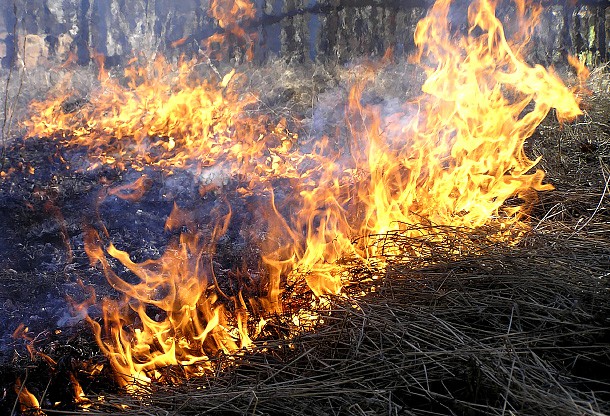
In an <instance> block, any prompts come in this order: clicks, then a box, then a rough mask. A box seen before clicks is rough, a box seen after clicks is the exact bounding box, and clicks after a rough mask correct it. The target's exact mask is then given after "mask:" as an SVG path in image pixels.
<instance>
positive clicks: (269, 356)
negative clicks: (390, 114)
mask: <svg viewBox="0 0 610 416" xmlns="http://www.w3.org/2000/svg"><path fill="white" fill-rule="evenodd" d="M281 71H283V73H285V74H286V75H285V77H284V78H283V80H284V81H285V82H286V84H290V87H288V86H285V87H282V86H279V87H277V90H276V92H277V94H279V97H280V98H279V100H280V102H282V106H281V108H283V109H284V110H285V114H293V112H294V109H295V108H298V109H300V110H302V111H305V108H307V105H308V104H304V103H303V100H304V101H305V102H310V101H311V100H313V99H314V97H315V96H316V94H320V92H321V91H322V89H316V88H317V87H316V85H317V81H311V80H312V79H313V78H308V79H307V81H300V82H296V81H295V80H298V79H301V80H303V78H302V77H301V76H300V75H298V74H297V73H296V72H294V73H287V72H286V71H285V68H283V69H281ZM295 74H296V75H295ZM318 74H319V77H320V79H325V80H326V81H324V82H331V81H329V80H331V79H332V80H333V81H332V82H336V83H338V84H340V77H335V76H334V75H328V73H326V72H324V73H322V72H319V73H318ZM320 74H322V75H320ZM389 74H390V75H389V76H392V75H391V74H392V73H391V71H390V72H389ZM297 75H298V76H297ZM258 76H260V79H261V80H264V79H267V78H266V77H268V76H269V75H268V74H265V73H261V72H259V73H258ZM281 80H282V79H280V81H281ZM402 82H404V81H402ZM295 83H296V84H295ZM280 84H281V82H280ZM280 84H274V85H280ZM609 85H610V74H609V73H608V69H607V68H600V69H598V70H596V71H594V73H593V77H592V79H591V81H590V88H591V90H592V93H591V95H590V96H588V97H586V98H585V101H586V103H587V114H586V115H585V116H584V117H582V119H581V120H578V121H577V122H575V123H573V124H569V125H565V126H558V125H557V124H556V123H555V122H553V121H552V120H551V119H550V118H549V120H547V121H545V123H544V124H543V125H542V126H541V127H540V128H539V129H538V131H537V134H536V135H535V137H533V138H532V139H531V140H530V143H529V146H530V151H531V152H532V153H533V154H535V155H540V156H542V157H543V159H542V163H541V167H542V168H543V169H544V170H545V171H546V172H547V174H548V180H549V181H550V182H551V183H553V184H554V185H555V186H556V188H557V189H556V190H555V191H552V192H547V193H544V194H542V195H541V201H540V204H539V205H538V206H537V207H536V209H535V211H534V212H533V217H532V225H533V230H532V231H531V232H529V233H528V234H527V235H526V236H525V237H524V238H523V239H522V240H521V241H520V242H519V244H517V245H515V246H512V247H508V246H506V245H502V244H498V243H496V242H494V241H493V239H492V238H491V237H490V236H492V235H493V233H490V232H489V231H490V230H489V229H484V230H481V233H478V234H465V233H464V232H462V231H461V230H458V229H452V228H444V229H439V230H438V232H439V233H440V234H441V235H444V237H445V238H443V239H437V240H433V241H432V240H425V239H423V238H422V239H406V238H405V237H404V236H403V235H401V234H398V233H397V234H391V235H388V236H386V237H385V240H386V241H387V240H391V241H392V243H393V244H397V245H404V246H405V247H409V246H413V245H414V244H417V245H419V246H421V247H425V249H426V250H425V253H426V255H425V256H424V257H418V258H417V260H416V261H415V259H414V258H411V257H409V256H408V255H404V256H401V257H394V258H392V259H390V260H391V261H390V264H389V266H388V268H387V269H386V271H385V272H384V274H383V275H382V276H380V277H378V274H379V270H371V269H369V268H365V267H361V265H359V264H353V265H352V267H351V268H350V270H351V276H350V279H351V284H349V285H348V286H347V289H346V291H347V292H348V293H352V294H353V296H352V297H350V299H351V300H345V299H344V298H342V299H331V303H332V308H331V310H330V311H328V310H327V311H320V312H319V313H320V320H319V322H318V324H317V328H316V330H315V332H307V333H304V334H302V335H300V336H298V337H296V338H294V339H292V340H286V341H278V340H274V339H273V338H272V337H270V338H269V339H268V340H266V342H259V343H258V347H257V348H256V349H254V350H253V351H250V352H247V353H244V354H243V355H241V356H237V357H216V358H215V361H216V362H217V364H218V369H219V371H217V372H216V373H215V374H211V375H210V376H208V377H204V378H200V379H191V380H182V382H180V383H177V384H176V385H156V384H155V385H152V386H149V387H147V389H146V390H144V391H143V392H142V394H141V395H138V396H130V395H127V394H121V393H120V392H118V393H116V392H115V393H108V392H102V390H104V386H100V385H99V384H97V385H96V384H92V379H91V378H87V377H85V376H83V377H82V381H83V385H84V387H85V389H86V391H87V392H88V393H89V397H90V398H94V397H95V394H97V393H100V394H103V395H104V400H103V401H101V402H99V403H96V404H95V405H93V406H92V407H91V408H89V409H88V414H93V415H95V414H110V413H115V412H119V411H120V412H121V413H122V414H126V415H143V414H147V415H170V414H171V415H189V414H192V415H198V414H249V415H284V414H291V415H380V414H387V415H399V414H400V415H447V414H455V415H462V414H465V415H475V414H489V415H509V414H520V415H541V414H544V415H583V414H585V415H601V414H608V413H610V376H609V374H610V210H609V209H608V198H609V197H608V193H609V192H610V189H609V188H608V182H609V180H610V179H609V178H610V169H609V167H610V160H609V158H610V128H609V124H610V90H609V87H608V86H609ZM380 88H382V89H384V88H388V89H391V86H390V84H389V83H388V84H387V85H386V84H383V83H381V86H380ZM286 89H290V90H291V92H290V93H289V95H290V97H289V98H288V99H286V96H284V95H282V94H283V92H284V91H285V90H286ZM324 93H326V94H331V95H332V92H331V90H326V92H323V94H324ZM273 94H275V93H273ZM273 94H272V93H269V94H268V96H269V97H271V98H269V100H271V101H269V102H265V106H274V105H276V104H277V102H273V96H274V95H273ZM292 97H297V98H298V97H300V98H299V99H298V100H297V102H295V103H292V104H290V105H289V106H288V107H286V106H285V103H284V102H283V101H282V100H284V101H287V102H288V101H290V102H292V101H291V100H292ZM290 106H292V107H290ZM312 107H313V106H312ZM261 108H264V106H263V105H262V106H261ZM284 110H278V115H279V116H280V117H281V116H282V115H283V114H284V113H283V111H284ZM305 112H306V111H305ZM310 115H311V116H313V114H310ZM460 248H462V250H459V249H460ZM460 252H462V253H464V254H461V255H458V254H456V253H460ZM405 253H407V254H408V250H405ZM282 319H283V318H282V317H276V318H275V321H276V325H278V326H281V325H282ZM107 387H110V386H107ZM50 413H52V412H50ZM76 413H79V412H78V411H77V412H76ZM64 414H65V412H64Z"/></svg>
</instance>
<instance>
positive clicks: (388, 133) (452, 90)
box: [27, 0, 584, 385]
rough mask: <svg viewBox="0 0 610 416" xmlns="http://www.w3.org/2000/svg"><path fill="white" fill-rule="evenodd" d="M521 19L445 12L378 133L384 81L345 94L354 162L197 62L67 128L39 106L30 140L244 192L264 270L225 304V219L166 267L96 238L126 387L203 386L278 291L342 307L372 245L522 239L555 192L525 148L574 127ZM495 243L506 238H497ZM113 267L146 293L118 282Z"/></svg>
mask: <svg viewBox="0 0 610 416" xmlns="http://www.w3.org/2000/svg"><path fill="white" fill-rule="evenodd" d="M213 3H214V4H216V2H213ZM516 5H517V7H516V16H515V20H514V22H515V27H516V30H515V31H514V33H513V35H512V37H511V38H510V39H507V38H506V36H505V33H504V29H503V26H502V24H501V22H500V20H499V19H498V18H497V17H496V16H495V7H496V4H495V2H493V1H491V0H475V1H474V2H473V3H472V4H471V5H470V7H469V8H468V13H467V16H468V23H469V28H468V30H467V31H465V32H463V33H461V32H456V31H454V30H452V29H451V22H450V19H449V17H448V16H449V13H450V9H451V7H452V4H451V1H450V0H438V1H437V2H436V3H435V4H434V6H433V7H432V9H431V10H430V11H429V13H428V15H427V16H426V17H425V18H424V19H422V20H421V21H420V22H419V24H418V25H417V29H416V31H415V43H416V45H417V52H416V53H415V55H414V56H413V57H412V61H413V62H416V63H419V64H420V66H421V67H422V68H423V69H424V70H425V71H426V73H427V80H426V81H425V83H424V84H423V87H422V94H421V95H420V96H419V97H418V98H416V99H414V100H411V101H408V102H406V103H404V104H403V105H402V107H401V110H400V111H399V112H396V113H394V114H392V115H385V112H384V111H382V108H380V106H374V105H365V104H364V103H363V100H362V95H363V93H364V91H365V89H366V88H367V82H369V81H370V80H371V79H373V78H374V77H375V71H374V70H373V69H372V68H369V69H367V70H366V71H365V72H364V73H363V74H361V75H362V76H361V79H360V80H359V82H356V83H355V85H354V86H353V88H352V90H351V92H350V94H349V104H348V106H347V108H346V120H345V121H346V123H345V124H346V125H347V126H349V135H350V137H348V140H347V141H348V143H349V149H347V150H346V149H343V148H342V146H338V147H337V146H333V145H331V143H333V142H335V141H337V142H341V140H331V138H328V137H324V138H321V139H319V140H318V141H317V142H316V143H314V144H313V145H312V146H311V147H312V149H309V150H308V151H304V150H303V149H304V147H302V148H299V147H298V146H296V144H297V136H296V134H294V133H290V132H289V131H288V130H287V128H286V122H285V121H284V120H280V121H279V122H277V120H276V121H275V122H273V123H272V122H271V118H267V117H257V118H252V117H248V111H247V110H248V109H249V108H250V106H251V105H252V104H253V103H254V102H255V101H256V98H255V96H254V95H253V94H244V93H243V89H244V85H245V84H244V82H243V80H244V76H243V75H238V74H235V73H234V72H233V71H232V72H230V73H229V74H227V75H226V76H224V77H222V79H218V80H216V81H211V80H207V81H204V82H193V80H192V74H193V68H195V67H196V63H195V62H194V61H190V62H186V61H183V62H181V64H180V65H179V67H178V68H177V71H175V72H172V71H170V69H169V67H170V66H169V65H168V64H167V63H166V62H165V61H163V60H157V61H155V63H154V64H153V66H152V70H146V69H143V68H141V67H131V68H129V69H128V70H127V71H126V76H127V79H128V85H127V87H124V86H123V85H122V84H120V83H118V82H117V81H115V80H113V79H111V78H109V77H108V75H107V74H105V73H103V74H105V75H104V76H103V78H102V81H101V82H102V86H103V88H102V89H101V90H100V92H99V93H97V94H96V95H93V96H92V97H91V99H90V101H89V103H88V104H85V105H84V106H83V107H82V108H80V109H79V110H78V111H77V112H74V113H70V112H67V111H65V100H66V97H65V96H60V97H57V98H56V99H55V100H51V101H47V102H38V103H33V104H32V106H33V109H34V113H35V115H34V116H32V118H31V120H30V121H29V122H28V123H27V125H28V127H29V131H30V135H31V136H36V135H38V136H57V135H59V136H61V137H63V138H64V140H66V141H67V142H68V144H70V145H82V146H88V147H89V148H90V149H91V152H92V153H93V154H94V155H96V156H97V157H98V158H99V159H100V160H101V161H102V162H104V163H115V162H116V161H117V160H121V161H122V163H126V161H128V162H129V163H132V164H135V165H136V166H141V165H144V164H156V165H160V166H162V167H164V168H166V169H170V170H171V169H175V168H183V167H194V168H196V169H198V170H199V171H201V172H204V171H205V169H209V168H210V167H218V168H220V169H224V170H225V171H226V172H227V174H228V175H229V176H233V177H239V178H240V179H239V181H240V185H239V187H238V188H237V194H238V195H240V196H241V197H243V198H249V197H250V196H252V195H257V197H258V198H256V199H255V202H253V203H254V204H258V205H257V207H256V209H253V212H255V214H253V215H254V217H253V218H254V221H253V223H254V226H255V227H259V229H260V230H262V231H264V232H261V233H260V236H258V237H256V236H254V237H252V239H253V244H256V245H257V246H258V248H259V252H260V254H261V258H260V266H259V270H258V271H256V272H255V273H254V274H255V276H254V275H250V276H245V277H244V274H247V272H246V271H243V270H241V271H240V270H237V271H232V272H231V273H229V274H227V276H224V277H225V278H227V279H231V278H232V277H231V276H234V278H235V279H236V282H237V283H236V284H235V286H236V287H237V288H238V289H237V290H235V291H234V292H232V293H229V294H227V293H224V292H223V290H222V287H221V286H222V285H219V283H218V281H217V279H216V276H215V274H214V268H213V267H212V266H211V262H212V259H213V258H214V256H215V245H216V243H217V241H218V238H219V237H220V236H221V235H222V234H223V233H225V232H226V230H227V227H228V225H229V224H230V222H231V221H232V215H234V214H233V212H232V210H231V207H228V208H227V210H226V211H225V212H219V213H218V216H217V223H216V227H215V228H214V232H213V233H212V234H211V235H209V236H205V237H204V236H202V235H201V234H200V233H198V232H197V231H196V228H197V227H195V226H193V227H187V228H188V229H189V230H190V231H189V232H187V233H185V234H183V235H182V236H181V237H180V239H179V240H178V241H177V242H176V243H174V244H173V245H170V247H169V248H168V249H167V251H166V252H165V254H164V255H163V256H162V257H161V258H160V259H158V260H148V261H145V262H143V263H140V264H138V263H134V262H133V261H132V260H131V259H130V257H129V255H128V253H126V252H124V251H120V250H118V249H117V248H115V247H114V246H113V245H112V244H109V245H108V246H107V247H106V248H103V247H102V243H101V242H100V241H99V238H98V236H97V235H96V234H95V232H93V231H91V232H90V233H88V237H87V244H86V249H87V252H88V254H89V257H90V258H91V259H92V261H93V262H94V263H99V264H101V266H102V268H103V270H104V272H105V274H106V277H107V279H108V281H109V282H110V284H111V285H112V286H113V287H114V288H116V289H117V290H118V291H119V292H120V293H122V295H123V296H122V299H120V300H118V301H114V300H105V301H104V304H103V321H104V322H103V326H101V325H100V324H98V323H96V322H95V321H94V320H91V322H92V325H93V326H94V329H95V333H96V337H97V340H98V343H99V345H100V347H101V348H102V350H103V351H104V352H105V353H106V354H107V355H108V357H109V359H110V362H111V363H112V365H113V367H114V369H115V370H116V371H117V373H118V374H119V381H120V382H121V384H122V385H128V383H129V382H130V380H134V379H135V380H136V381H140V382H149V381H150V380H151V379H159V378H163V377H162V374H161V369H162V368H163V367H165V366H168V365H172V364H181V365H186V366H189V367H187V368H188V370H187V372H188V373H190V374H193V373H195V374H198V373H201V372H202V371H205V370H206V368H209V359H210V357H212V356H214V355H216V354H219V353H228V354H232V353H235V352H236V351H239V350H240V349H242V348H247V347H249V346H251V345H252V343H253V341H255V339H256V336H257V334H258V333H259V332H260V329H261V326H262V325H263V323H264V321H261V322H256V320H257V319H258V318H256V317H258V316H261V315H264V314H265V313H267V314H272V313H282V312H284V311H285V309H286V308H285V307H284V303H283V302H284V301H285V300H284V298H283V297H282V294H283V293H284V291H285V288H286V287H288V286H290V287H295V286H298V285H303V283H304V285H303V286H299V287H302V288H303V289H302V290H311V292H312V293H313V295H315V296H321V295H325V294H338V293H340V292H341V289H342V286H343V281H342V278H343V275H344V273H345V271H344V270H343V269H342V268H341V266H340V265H339V262H338V260H340V259H341V258H344V257H356V258H360V259H362V261H367V260H368V259H370V258H371V257H376V258H381V259H382V258H383V256H384V255H389V254H396V250H400V248H398V247H391V246H387V245H385V246H384V247H383V249H382V248H381V246H378V245H376V244H375V242H376V241H377V236H380V235H381V236H383V235H385V234H386V233H388V232H390V231H396V230H398V231H399V232H402V233H405V234H409V235H412V236H421V235H424V234H426V233H431V232H432V231H426V228H425V227H420V228H419V229H418V230H417V231H412V230H413V229H414V227H413V226H414V225H417V224H424V225H434V226H456V227H461V228H465V229H475V228H477V227H480V226H482V225H485V224H488V223H489V222H494V223H495V224H499V225H500V227H499V228H500V229H502V228H504V229H510V228H515V227H517V228H525V227H526V226H525V225H524V224H523V223H522V222H521V221H522V220H523V218H524V215H525V214H527V210H528V208H529V207H530V206H531V204H532V203H533V202H534V201H535V198H536V192H537V191H541V190H548V189H552V186H551V185H549V184H544V183H543V179H544V173H543V172H542V171H540V170H534V168H535V166H536V164H537V162H538V160H531V159H530V158H529V157H528V156H527V155H526V154H525V152H524V149H523V145H524V142H525V140H526V139H527V138H528V137H529V136H531V135H532V133H533V132H534V130H535V128H536V127H537V126H538V124H539V123H540V122H541V121H542V120H543V119H544V118H545V117H546V116H547V114H548V113H549V111H550V110H551V109H552V108H554V109H555V110H556V114H557V116H558V118H559V119H560V120H562V121H563V120H569V119H573V118H574V117H576V116H578V115H579V114H581V111H580V109H579V106H578V100H577V98H576V97H575V95H574V93H573V91H571V90H570V89H569V88H567V87H566V86H565V85H564V84H563V82H562V81H561V80H560V79H559V77H558V76H557V75H555V74H554V73H553V71H552V70H546V69H545V68H543V67H542V66H539V65H534V66H532V65H529V64H527V63H526V62H525V60H524V59H523V57H522V53H523V51H524V49H525V47H526V45H527V43H528V41H529V37H530V34H531V31H532V28H533V25H534V24H535V23H536V21H537V18H538V16H539V14H540V11H541V9H540V7H537V6H534V5H531V4H529V3H525V2H524V1H523V0H516ZM229 6H231V7H226V8H223V9H218V10H217V11H216V13H217V17H218V19H219V21H220V24H221V27H223V28H225V29H226V30H227V31H228V32H229V33H233V34H234V35H236V36H243V35H244V32H242V31H239V30H237V27H238V26H237V25H236V24H234V23H230V22H229V20H227V19H228V17H227V16H228V14H227V13H226V12H227V11H231V13H237V19H238V20H240V19H245V18H251V17H252V16H253V9H251V8H249V7H248V6H246V5H245V3H244V2H243V1H240V2H232V3H230V4H229ZM234 18H235V16H234ZM581 73H584V71H581ZM333 139H335V138H333ZM337 139H338V138H337ZM310 144H311V143H310ZM244 178H245V179H244ZM278 184H283V186H282V187H281V192H278V190H280V188H279V187H278ZM140 185H141V184H140ZM137 189H141V188H139V187H135V186H134V187H120V188H117V189H115V190H113V191H111V192H109V194H113V195H117V196H119V197H123V196H124V197H125V198H131V197H134V198H137V197H140V196H141V195H142V194H143V193H141V192H140V191H137ZM142 192H144V191H142ZM202 192H207V188H205V187H202ZM507 200H511V203H510V204H508V203H507ZM187 218H188V215H186V214H185V213H183V212H181V211H180V210H178V209H176V210H175V211H174V213H173V214H172V215H171V216H170V218H169V219H168V223H167V226H168V227H170V228H171V227H175V226H176V224H182V225H184V224H185V221H187ZM186 223H187V224H188V221H187V222H186ZM432 229H433V227H430V228H428V230H432ZM251 234H256V233H251ZM433 237H434V236H433ZM438 238H441V237H438ZM495 238H497V239H500V240H502V239H505V238H508V237H506V236H505V235H503V233H502V232H500V233H499V234H498V236H496V237H495ZM414 250H415V248H414ZM108 256H110V257H113V258H114V259H116V260H118V261H119V262H120V263H122V264H123V265H124V266H125V267H126V268H127V269H129V270H130V271H131V272H132V273H133V274H134V275H135V276H137V278H138V279H139V283H136V284H130V283H128V282H127V281H126V280H124V279H122V278H121V277H119V276H118V275H117V273H115V272H114V271H113V270H112V267H111V265H110V262H109V261H108V260H107V257H108ZM240 276H241V277H240ZM303 277H304V281H303V280H302V278H303ZM240 279H241V280H240ZM245 280H248V281H249V282H250V283H249V284H247V285H246V284H242V282H243V281H245ZM249 285H250V286H251V287H250V286H249ZM252 287H254V289H252ZM301 317H302V316H301V315H299V316H297V317H295V322H297V323H299V322H301V321H299V319H301Z"/></svg>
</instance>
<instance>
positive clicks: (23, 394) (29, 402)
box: [15, 378, 44, 415]
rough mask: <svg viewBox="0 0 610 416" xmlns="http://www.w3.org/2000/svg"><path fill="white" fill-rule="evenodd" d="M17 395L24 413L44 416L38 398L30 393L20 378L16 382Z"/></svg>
mask: <svg viewBox="0 0 610 416" xmlns="http://www.w3.org/2000/svg"><path fill="white" fill-rule="evenodd" d="M15 393H16V394H17V400H18V401H19V406H20V408H21V409H20V410H21V412H22V413H24V414H32V415H44V412H43V411H42V410H41V409H40V403H39V402H38V399H37V398H36V396H34V395H33V394H32V393H30V391H29V390H28V389H27V387H26V386H25V385H24V384H22V383H21V379H20V378H17V380H16V381H15Z"/></svg>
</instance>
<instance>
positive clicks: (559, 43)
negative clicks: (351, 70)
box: [0, 0, 610, 68]
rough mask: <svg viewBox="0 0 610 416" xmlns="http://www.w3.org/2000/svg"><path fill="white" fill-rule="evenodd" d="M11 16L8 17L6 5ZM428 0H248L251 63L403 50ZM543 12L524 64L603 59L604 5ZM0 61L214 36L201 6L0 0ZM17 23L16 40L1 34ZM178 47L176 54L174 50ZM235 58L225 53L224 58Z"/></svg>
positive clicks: (118, 58)
mask: <svg viewBox="0 0 610 416" xmlns="http://www.w3.org/2000/svg"><path fill="white" fill-rule="evenodd" d="M13 1H14V4H15V6H16V10H17V13H16V15H15V14H14V13H13V11H12V10H13V7H12V4H13ZM430 2H431V0H411V1H398V0H394V1H382V0H318V2H316V3H312V2H311V1H309V0H258V1H257V5H258V6H259V13H258V15H259V16H260V17H259V18H257V20H256V21H254V22H250V23H249V25H250V26H249V28H248V29H249V31H250V32H251V33H253V34H254V37H253V39H254V42H255V56H256V59H257V60H259V61H264V60H266V59H269V58H270V57H273V56H281V57H283V58H284V59H286V60H287V61H295V62H304V61H311V60H319V61H326V62H346V61H349V60H351V59H354V58H357V57H360V56H379V55H382V54H383V53H384V52H385V51H386V50H387V49H388V48H390V47H392V48H393V49H394V50H395V52H396V53H397V54H403V53H408V52H410V51H411V50H412V49H413V46H414V45H413V32H414V29H415V25H416V24H417V21H418V20H419V19H420V18H421V17H422V16H423V15H424V14H425V10H426V7H427V6H429V4H430ZM579 4H580V5H576V6H573V5H571V2H569V1H566V3H565V5H559V4H553V5H549V6H547V8H546V10H545V11H544V14H543V16H542V20H541V22H540V25H539V26H538V27H537V29H536V31H535V34H534V46H533V48H532V51H531V54H532V56H531V59H532V60H535V61H536V62H541V63H543V64H556V63H558V62H562V61H563V60H565V56H566V55H567V54H568V53H569V54H576V55H578V56H579V57H580V58H581V59H583V60H585V61H586V62H587V63H589V64H596V63H599V62H606V61H608V60H609V59H610V50H609V48H608V42H609V40H610V7H609V6H606V5H605V2H603V1H597V0H588V2H587V4H583V3H582V2H581V3H579ZM0 5H1V6H2V7H1V8H0V9H1V10H2V12H1V14H0V60H1V61H0V62H1V64H2V66H3V67H5V68H6V67H8V66H10V65H12V64H14V63H15V62H16V60H17V59H20V60H21V61H23V62H26V64H27V65H29V66H37V65H49V64H57V63H61V62H62V61H64V60H65V59H66V58H67V57H68V55H69V54H70V53H72V54H74V55H75V56H76V57H77V59H78V62H79V63H81V64H87V63H88V62H89V61H90V60H91V59H92V56H93V54H94V53H95V54H102V55H103V56H105V57H106V59H107V61H108V62H107V63H108V64H110V65H112V64H119V63H121V62H123V61H125V60H126V59H129V58H130V57H132V56H134V55H137V54H140V53H145V54H148V55H154V54H155V53H163V54H165V55H180V54H189V53H193V51H196V50H198V48H199V43H200V41H201V40H203V39H205V38H207V37H208V36H210V35H211V34H212V33H215V32H217V31H219V30H220V29H219V28H218V27H217V26H216V25H215V22H214V21H213V19H211V18H210V17H209V16H208V14H207V10H208V7H209V0H181V1H174V0H0ZM15 21H16V22H17V29H18V30H17V33H16V38H15V36H13V34H12V33H11V29H10V28H11V27H12V26H13V25H14V22H15ZM179 40H182V41H181V42H178V43H180V46H175V45H176V44H175V42H176V41H179ZM232 56H233V57H234V56H235V54H230V55H229V58H230V57H232Z"/></svg>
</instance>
